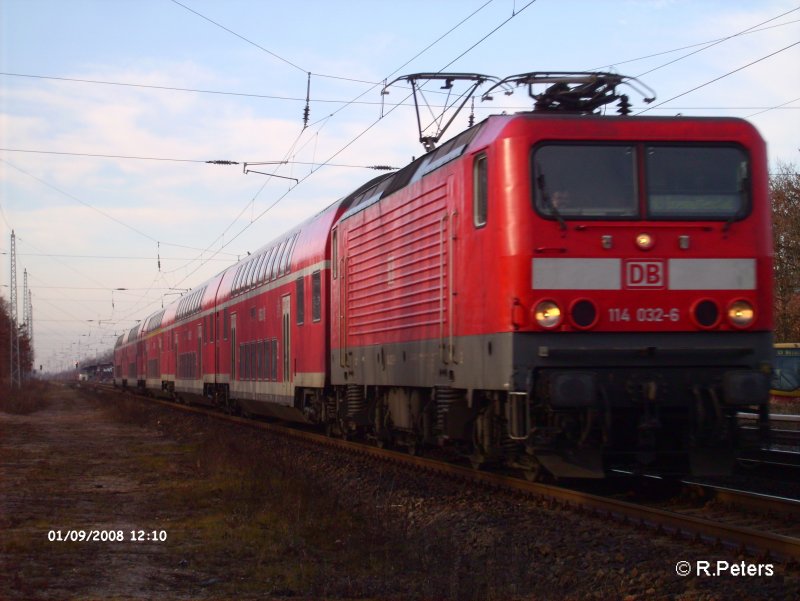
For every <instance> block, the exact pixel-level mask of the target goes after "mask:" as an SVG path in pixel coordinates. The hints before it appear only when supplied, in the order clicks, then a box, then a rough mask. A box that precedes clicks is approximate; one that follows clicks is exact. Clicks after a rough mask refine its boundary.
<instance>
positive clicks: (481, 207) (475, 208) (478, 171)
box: [472, 154, 489, 227]
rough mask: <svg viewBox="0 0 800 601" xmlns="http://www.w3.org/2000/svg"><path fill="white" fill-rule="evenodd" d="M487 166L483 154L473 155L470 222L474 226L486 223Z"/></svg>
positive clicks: (481, 225) (487, 205)
mask: <svg viewBox="0 0 800 601" xmlns="http://www.w3.org/2000/svg"><path fill="white" fill-rule="evenodd" d="M487 166H488V161H487V160H486V155H485V154H480V155H478V156H477V157H475V162H474V163H473V167H472V176H473V179H472V222H473V223H474V224H475V227H483V226H484V225H486V217H487V211H488V208H489V204H488V196H489V195H488V190H487V183H488V180H487V171H488V170H487Z"/></svg>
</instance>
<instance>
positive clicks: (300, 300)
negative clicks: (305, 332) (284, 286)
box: [294, 277, 306, 326]
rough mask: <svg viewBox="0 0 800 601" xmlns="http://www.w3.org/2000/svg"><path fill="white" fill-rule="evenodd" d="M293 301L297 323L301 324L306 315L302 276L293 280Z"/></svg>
mask: <svg viewBox="0 0 800 601" xmlns="http://www.w3.org/2000/svg"><path fill="white" fill-rule="evenodd" d="M294 298H295V303H296V304H297V308H296V310H295V313H296V314H297V325H299V326H301V325H303V322H304V321H305V317H306V299H305V282H304V281H303V278H302V277H299V278H297V279H296V280H295V295H294Z"/></svg>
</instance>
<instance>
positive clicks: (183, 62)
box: [0, 0, 800, 369]
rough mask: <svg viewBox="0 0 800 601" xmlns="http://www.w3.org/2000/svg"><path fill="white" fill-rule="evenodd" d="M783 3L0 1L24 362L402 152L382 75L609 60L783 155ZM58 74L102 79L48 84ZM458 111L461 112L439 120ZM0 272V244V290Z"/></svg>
mask: <svg viewBox="0 0 800 601" xmlns="http://www.w3.org/2000/svg"><path fill="white" fill-rule="evenodd" d="M798 9H800V4H798V3H797V2H793V1H780V0H775V1H770V0H764V1H750V2H745V1H730V0H729V1H719V2H717V1H706V0H693V1H692V0H686V1H684V0H593V1H592V0H584V1H580V0H561V1H557V0H538V1H536V2H533V3H530V2H529V0H492V1H488V2H487V0H459V1H455V0H452V1H451V0H428V1H416V0H397V1H394V2H384V1H378V0H372V1H367V0H363V1H355V0H353V1H347V0H342V1H338V2H330V1H327V2H323V1H295V2H277V1H275V2H273V1H260V2H256V1H248V2H245V1H238V2H237V1H226V2H220V1H216V2H214V1H206V0H180V4H178V3H177V2H174V1H172V0H103V1H100V0H94V1H88V0H87V1H79V0H3V1H2V2H0V28H1V29H0V71H2V73H3V74H2V75H0V147H2V148H4V149H7V150H2V151H0V185H1V186H2V195H0V207H1V208H2V215H0V235H1V236H2V237H0V250H2V251H3V252H4V253H7V251H8V248H9V236H10V228H11V227H13V228H14V229H15V231H16V234H17V253H18V257H17V271H18V279H19V283H20V291H19V295H20V297H21V295H22V290H21V284H22V272H23V268H26V269H27V270H28V272H29V285H30V287H31V290H32V292H33V306H34V309H33V310H34V327H35V342H36V347H35V350H36V353H37V363H42V364H44V365H45V367H46V368H49V369H58V368H59V367H62V366H65V365H67V364H69V363H70V362H72V361H74V360H76V359H79V358H82V357H83V356H87V355H92V354H93V353H95V352H97V351H102V350H103V349H105V348H108V347H110V346H111V345H112V344H113V340H114V336H115V334H117V333H120V332H121V331H123V330H124V329H127V328H130V327H132V326H133V325H134V324H135V320H136V319H141V318H144V317H146V316H147V315H149V314H150V313H151V312H153V311H155V310H156V309H158V308H160V306H161V304H162V303H168V302H170V301H171V300H174V299H175V298H177V295H178V294H179V293H180V291H181V290H184V289H186V288H191V287H192V286H195V285H197V284H199V283H200V282H201V281H202V280H204V279H205V278H207V277H209V276H211V275H213V274H214V273H216V272H218V271H220V270H221V269H223V268H225V267H226V266H227V265H229V264H230V263H231V262H232V261H234V260H236V257H237V256H242V255H244V254H246V252H247V251H253V250H255V249H257V248H259V247H260V246H262V245H264V244H266V243H268V242H269V241H270V240H271V239H272V238H274V237H275V236H277V235H279V234H280V232H282V231H283V230H284V229H286V228H288V227H291V226H292V225H294V224H296V223H297V222H299V221H300V220H302V219H304V218H306V217H308V216H310V215H312V214H314V213H315V212H316V211H318V210H320V209H321V208H323V207H324V206H326V205H328V204H329V203H330V202H332V201H334V200H336V199H337V198H339V197H341V196H343V195H345V194H347V193H348V192H349V191H351V190H352V189H354V188H355V187H357V186H358V185H360V184H361V183H363V182H364V181H366V180H367V179H369V178H371V177H373V176H374V175H376V172H375V171H373V170H370V169H367V168H366V167H367V166H369V165H376V164H383V165H393V166H402V165H404V164H406V163H407V162H408V161H409V160H410V159H411V157H412V156H418V155H419V154H420V153H421V152H422V147H421V145H420V144H419V142H418V141H417V136H418V134H417V131H416V123H415V116H414V112H413V108H412V107H410V106H407V105H404V106H400V107H395V105H394V104H392V103H399V102H401V101H402V100H404V99H405V97H406V96H407V94H408V90H407V89H403V88H402V87H394V88H392V89H391V93H390V94H389V95H388V96H385V97H381V95H380V86H376V85H375V84H377V83H379V82H381V81H383V80H384V79H385V78H393V77H396V76H398V75H401V74H406V73H415V72H429V71H439V70H442V69H444V70H448V71H460V72H477V73H484V74H488V75H494V76H501V77H502V76H506V75H511V74H515V73H523V72H528V71H534V70H586V69H597V68H601V69H607V70H608V69H613V70H616V71H618V72H620V73H623V74H626V75H633V76H637V75H642V77H641V79H642V81H644V82H645V83H646V84H648V85H649V86H650V87H652V88H653V89H655V90H656V92H657V94H658V102H661V101H663V100H668V99H671V98H673V97H675V96H679V95H681V94H683V93H684V92H687V91H689V90H692V89H693V88H695V87H697V86H702V87H700V88H699V89H697V90H696V91H694V92H691V93H688V94H685V95H682V96H680V97H678V98H676V99H675V100H672V101H670V102H667V103H665V104H664V105H662V106H659V107H657V108H656V109H653V111H652V114H658V115H673V114H676V113H682V114H685V115H731V116H737V117H745V118H749V119H750V120H751V121H752V122H753V123H754V124H755V125H756V127H758V129H759V130H760V131H761V133H762V135H763V136H764V137H765V138H766V140H767V143H768V148H769V153H770V158H771V160H772V161H773V162H774V161H777V160H782V161H784V162H790V163H794V164H799V163H800V152H799V151H798V146H800V142H799V141H798V133H800V69H798V68H797V65H798V64H800V45H796V46H791V45H792V44H795V43H797V42H800V10H798ZM193 11H194V12H193ZM790 11H791V12H790ZM197 13H199V14H197ZM783 13H787V14H785V15H783V16H781V17H779V18H777V19H774V20H771V19H773V18H775V17H778V16H779V15H782V14H783ZM201 15H202V16H201ZM768 20H771V21H769V22H768V23H766V24H764V25H763V26H761V27H758V28H756V31H753V32H750V33H745V34H742V35H738V36H736V37H733V38H731V39H729V40H726V41H723V42H720V43H718V44H716V45H714V46H709V45H708V43H710V42H711V41H713V40H718V39H720V38H725V37H727V36H732V35H734V34H737V33H740V32H743V31H745V30H748V29H749V28H752V27H753V26H756V25H758V24H760V23H763V22H765V21H768ZM211 21H214V22H215V23H212V22H211ZM240 36H241V37H240ZM243 38H244V39H243ZM689 46H690V47H689ZM683 47H688V48H685V49H683V50H676V49H678V48H683ZM787 47H788V48H787ZM689 53H694V54H691V55H690V56H685V55H688V54H689ZM773 53H776V54H774V56H771V57H769V58H764V57H767V56H768V55H770V54H773ZM654 54H657V56H650V57H649V58H642V57H647V56H649V55H654ZM676 59H679V60H676ZM761 59H763V60H761ZM670 61H675V62H674V63H672V64H667V63H669V62H670ZM754 61H758V62H755V64H753V65H751V66H749V67H746V68H743V69H741V70H740V71H737V72H735V73H732V74H730V75H727V76H726V74H728V73H731V72H732V71H734V70H736V69H739V68H740V67H744V66H745V65H748V64H749V63H753V62H754ZM653 69H655V70H653ZM651 70H652V71H651ZM308 72H311V73H312V75H311V93H310V97H311V103H310V119H309V126H308V127H307V128H305V129H303V122H302V115H303V109H304V106H305V96H306V86H307V78H308V75H307V73H308ZM720 76H725V77H722V78H721V79H719V80H718V81H716V82H713V83H708V82H711V81H712V80H714V79H716V78H719V77H720ZM55 78H59V79H55ZM78 79H80V80H92V81H95V82H107V83H104V84H103V83H85V82H78V81H67V80H78ZM112 84H136V85H112ZM703 84H708V85H703ZM144 86H158V87H160V88H183V89H191V90H205V91H206V92H210V91H214V92H220V93H213V94H212V93H201V92H196V91H195V92H188V91H179V90H174V89H172V90H166V89H156V88H153V87H144ZM436 92H438V90H435V89H434V90H433V93H432V94H429V97H430V98H431V100H432V101H437V100H441V99H442V96H441V94H438V95H437V94H436ZM633 98H634V105H635V106H638V107H641V102H640V98H639V97H638V96H636V95H633ZM356 99H357V100H356ZM354 100H355V102H353V101H354ZM382 102H385V103H386V104H384V105H383V106H382V104H381V103H382ZM786 103H788V104H786ZM780 105H785V106H780ZM529 106H530V101H529V99H528V98H527V96H526V95H525V93H524V91H523V90H519V91H517V93H516V94H515V95H514V96H512V97H509V98H505V97H499V98H498V97H496V101H495V102H493V103H480V102H477V103H476V108H475V112H476V118H478V119H481V118H483V117H485V116H486V115H488V114H490V113H491V112H499V111H502V110H524V109H526V108H528V107H529ZM774 107H779V108H774ZM766 109H771V110H766ZM382 112H383V115H384V116H383V117H381V114H382ZM467 112H468V111H467ZM466 124H467V114H466V112H465V113H464V114H462V115H460V116H459V117H457V118H456V120H455V122H454V124H453V126H452V130H451V132H450V133H456V132H457V131H459V130H461V129H463V128H464V127H465V126H466ZM448 135H449V134H447V135H446V136H445V138H446V137H448ZM19 150H29V151H30V150H35V151H44V152H46V153H84V154H102V155H117V156H136V157H150V158H162V159H178V160H169V161H164V160H160V161H156V160H134V159H123V158H98V157H83V156H72V155H65V154H43V153H30V152H18V151H19ZM215 159H226V160H234V161H239V162H242V161H250V162H255V161H283V160H288V161H290V163H289V164H284V165H279V166H277V167H276V166H266V167H261V168H256V169H258V170H263V171H267V170H269V171H272V170H275V171H274V172H275V173H276V174H278V175H282V176H284V177H292V178H297V179H298V180H300V183H299V185H295V184H294V182H293V181H292V180H287V179H278V178H266V177H264V176H262V175H258V174H249V175H245V174H243V173H242V167H241V165H240V166H222V165H208V164H205V163H203V162H200V161H205V160H215ZM195 161H197V162H195ZM325 161H328V162H329V163H330V164H331V165H329V166H324V167H320V163H322V162H325ZM332 165H337V166H332ZM339 165H346V166H339ZM159 257H160V258H161V266H160V268H159V265H158V258H159ZM8 279H9V277H8V255H7V254H4V255H3V259H2V269H0V280H1V281H2V283H3V284H6V287H4V288H0V294H2V295H3V296H5V297H6V298H7V297H8V287H7V284H8ZM117 288H127V290H115V289H117ZM21 314H22V308H21V307H20V315H21Z"/></svg>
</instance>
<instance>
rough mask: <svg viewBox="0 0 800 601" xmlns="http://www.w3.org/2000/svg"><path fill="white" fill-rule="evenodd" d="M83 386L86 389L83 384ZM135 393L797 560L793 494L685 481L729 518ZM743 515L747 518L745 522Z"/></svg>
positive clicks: (799, 532) (798, 531)
mask: <svg viewBox="0 0 800 601" xmlns="http://www.w3.org/2000/svg"><path fill="white" fill-rule="evenodd" d="M83 387H84V388H90V387H89V386H86V385H83ZM91 388H93V389H94V390H95V391H100V392H105V393H109V392H113V393H115V394H120V391H119V390H117V389H114V388H113V387H112V386H96V385H95V386H92V387H91ZM136 398H139V399H141V400H142V402H151V403H157V404H160V405H163V406H164V407H168V408H170V409H172V410H175V411H183V412H187V413H193V414H198V415H205V416H209V417H213V418H214V419H219V420H223V421H226V422H229V423H234V424H238V425H241V426H245V427H248V428H254V429H258V430H263V431H268V432H271V433H273V434H276V435H279V436H285V437H290V438H293V439H296V440H301V441H305V442H307V443H312V444H316V445H323V446H325V447H328V448H333V449H338V450H340V451H346V452H349V453H356V454H359V455H362V456H367V457H371V458H374V459H376V460H381V461H388V462H392V463H395V464H399V465H405V466H409V467H413V468H415V469H422V470H426V471H428V472H430V473H435V474H437V475H441V476H443V477H446V478H450V479H455V480H459V481H469V482H473V483H476V484H479V485H482V486H485V487H488V488H491V489H493V490H502V491H506V492H508V493H511V494H516V495H525V496H528V497H531V498H535V499H538V500H543V501H545V502H548V503H550V504H552V505H554V506H561V507H565V508H568V509H571V510H574V511H579V512H584V513H586V514H589V515H595V516H600V517H604V518H607V519H613V520H616V521H619V522H621V523H625V524H632V525H635V526H638V527H642V528H649V529H652V530H653V531H656V532H659V533H666V534H671V535H674V536H678V537H683V538H686V539H693V540H696V541H701V542H705V543H706V544H709V545H714V546H715V545H722V546H723V547H727V548H731V549H734V550H736V551H737V552H744V553H748V554H753V555H766V556H769V557H774V558H780V559H784V560H788V561H793V562H798V561H800V528H797V527H789V528H787V527H786V525H787V524H790V525H791V526H794V525H795V524H798V523H800V519H799V518H800V501H797V500H793V499H784V498H781V497H770V496H767V495H758V494H755V493H749V492H745V491H737V490H732V489H722V488H715V487H711V486H708V485H701V484H697V483H688V484H689V485H690V486H694V487H697V488H698V490H702V495H704V496H705V498H706V499H708V500H713V501H714V504H715V506H718V507H720V508H725V507H736V508H738V514H737V515H734V516H733V519H731V516H730V515H727V514H726V512H725V511H715V510H712V511H708V510H705V509H698V508H696V507H691V508H681V509H676V508H672V507H670V508H667V509H665V508H662V507H658V506H654V505H651V504H642V503H635V502H630V501H626V500H622V499H618V498H613V497H611V496H606V495H601V494H594V493H591V492H586V491H585V490H577V489H571V488H566V487H562V486H556V485H552V484H543V483H538V482H528V481H526V480H524V479H521V478H517V477H513V476H509V475H505V474H498V473H490V472H484V471H476V470H474V469H471V468H467V467H463V466H460V465H455V464H452V463H447V462H444V461H441V460H437V459H432V458H427V457H420V456H412V455H408V454H406V453H402V452H398V451H393V450H389V449H384V448H378V447H374V446H369V445H366V444H363V443H356V442H351V441H346V440H341V439H338V438H330V437H328V436H325V435H323V434H319V433H316V432H309V431H307V430H302V429H295V428H289V427H286V426H283V425H278V424H273V423H269V422H265V421H258V420H253V419H246V418H242V417H237V416H232V415H226V414H223V413H219V412H217V411H214V410H212V409H207V408H203V407H198V406H187V405H179V404H176V403H172V402H169V401H164V400H159V399H152V398H145V397H136ZM754 516H755V517H754ZM743 521H744V522H745V523H742V522H743Z"/></svg>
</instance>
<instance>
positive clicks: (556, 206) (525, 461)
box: [117, 74, 772, 477]
mask: <svg viewBox="0 0 800 601" xmlns="http://www.w3.org/2000/svg"><path fill="white" fill-rule="evenodd" d="M613 78H619V76H612V75H608V74H600V75H596V74H592V75H586V76H581V77H579V78H578V77H574V76H570V77H569V78H565V80H564V81H562V82H561V83H560V84H558V83H557V84H556V85H554V86H553V87H552V88H550V90H549V91H548V93H549V94H550V95H551V98H550V100H552V98H559V94H564V93H567V94H569V95H570V96H569V102H560V101H558V102H552V101H550V102H546V103H539V104H541V105H543V106H544V107H545V108H543V109H542V110H538V111H533V112H526V113H519V114H515V115H495V116H491V117H489V118H487V119H486V120H484V121H483V122H481V123H479V124H478V125H475V126H474V127H471V128H470V129H468V130H466V131H464V132H462V133H461V134H459V135H457V136H455V137H454V138H452V139H451V140H450V141H449V142H447V143H445V144H444V145H442V146H441V147H440V148H437V149H435V150H433V151H431V152H429V153H427V154H425V155H424V156H422V157H420V158H419V159H417V160H415V161H414V162H412V163H411V164H410V165H408V166H407V167H405V168H403V169H402V170H400V171H398V172H396V173H393V174H389V175H386V176H382V177H379V178H376V179H375V180H373V181H372V182H369V183H368V184H366V185H365V186H363V187H362V188H361V189H359V190H357V191H356V192H354V193H353V194H351V195H350V196H348V197H347V198H345V199H344V200H342V201H339V202H337V203H335V204H334V205H332V206H331V207H330V208H329V209H328V210H326V211H324V212H323V213H322V214H320V215H319V216H317V217H315V218H313V219H311V220H309V221H308V222H306V223H305V224H302V225H301V226H299V227H298V228H297V229H296V230H293V231H292V232H290V233H289V234H287V235H286V236H284V237H282V238H281V239H279V240H278V241H276V243H274V244H272V245H268V247H265V248H264V249H262V250H261V251H259V252H257V253H255V254H254V255H253V256H251V257H249V258H248V259H246V260H245V261H242V262H240V263H239V264H238V265H235V266H234V267H232V268H231V269H229V270H227V271H225V272H224V273H223V274H221V275H220V276H219V277H218V278H216V279H214V280H212V281H211V282H209V283H208V284H205V285H204V286H201V287H199V288H198V289H196V291H195V292H193V293H192V294H193V295H197V296H198V297H202V299H203V300H202V302H201V303H200V304H199V305H197V306H195V303H193V302H190V301H187V300H185V299H184V300H183V301H182V302H184V307H183V311H181V309H179V310H178V311H177V314H176V317H175V320H174V322H173V323H172V324H171V325H169V326H168V328H167V331H168V332H171V334H170V335H171V336H172V337H175V339H176V340H178V342H177V343H176V344H177V345H178V347H177V348H178V350H176V351H175V352H176V357H177V362H176V364H177V366H178V376H177V377H176V379H175V391H176V392H177V393H181V392H182V391H184V390H186V391H189V390H190V389H191V390H192V391H193V392H197V391H198V390H201V391H202V396H203V397H205V398H207V399H215V400H216V401H217V402H219V403H221V404H223V405H226V406H239V407H242V408H244V409H245V410H247V411H250V412H254V413H255V412H259V413H277V414H281V415H284V416H290V415H293V416H294V417H299V416H302V417H303V418H305V419H308V420H310V421H314V422H320V423H324V424H326V425H327V426H329V427H330V429H331V430H332V431H335V432H339V433H340V434H343V435H350V434H352V435H362V436H367V437H371V438H374V439H376V440H377V441H379V442H381V443H396V444H400V445H406V446H408V447H410V448H413V449H416V448H417V447H419V446H420V445H429V444H447V445H450V446H452V447H454V448H455V449H459V450H461V451H462V452H463V453H464V454H465V455H466V456H468V457H469V458H470V459H471V460H472V462H473V463H474V464H475V465H485V464H491V463H503V464H506V465H512V466H517V467H520V468H522V469H523V470H524V471H525V472H526V473H527V474H528V475H530V476H532V477H534V476H537V475H538V474H540V473H541V472H542V470H543V469H544V470H546V471H550V472H552V473H554V474H556V475H559V476H577V477H600V476H602V475H604V474H606V473H608V472H609V471H610V470H614V469H619V470H629V471H630V470H632V471H643V470H644V471H651V472H655V473H662V474H683V473H715V472H718V471H725V470H726V469H728V467H729V466H730V465H731V464H732V462H733V459H734V457H735V452H736V447H737V446H738V444H739V440H738V437H737V432H736V419H735V414H736V412H737V411H740V410H742V409H743V408H745V407H749V408H750V410H754V411H756V412H757V413H759V415H760V427H761V432H762V434H765V433H766V428H767V403H768V399H769V372H770V360H771V354H772V339H771V333H770V332H771V327H772V315H771V311H772V297H771V295H772V284H771V273H772V251H771V235H770V224H769V213H770V211H769V203H768V198H767V162H766V154H765V147H764V143H763V141H762V139H761V137H760V136H759V135H758V133H757V132H756V130H755V129H754V128H753V127H752V126H751V125H749V124H748V123H746V122H744V121H742V120H738V119H722V118H693V117H631V116H605V115H598V114H594V113H593V111H594V109H595V108H596V107H597V106H598V104H597V102H595V101H596V100H597V99H596V94H597V93H598V90H599V89H600V87H601V86H599V85H598V82H600V83H602V84H603V85H602V87H603V88H605V89H608V88H610V89H612V90H613V88H614V85H615V82H616V83H619V81H620V80H619V79H616V80H615V79H613ZM548 81H552V78H550V79H548ZM609 81H611V84H610V85H609V84H608V82H609ZM582 97H589V98H590V99H591V103H589V104H581V102H580V100H581V98H582ZM576 98H577V100H578V102H576ZM615 98H619V97H618V96H615ZM604 103H605V102H603V104H604ZM587 106H588V107H589V109H587V108H586V107H587ZM565 107H566V108H565ZM214 282H216V284H215V283H214ZM199 290H204V292H198V291H199ZM185 298H190V297H185ZM187 309H188V312H187ZM147 330H148V328H147V326H145V328H144V330H143V333H142V334H141V335H144V336H146V335H147ZM141 335H140V336H141ZM192 336H195V338H194V342H192ZM135 339H137V334H136V333H135V332H134V331H133V330H132V331H131V333H129V335H128V336H127V337H126V338H123V339H122V340H121V341H120V344H119V346H118V349H117V354H118V356H119V357H120V361H121V362H124V361H130V356H131V353H132V352H139V351H132V350H131V345H133V344H135ZM168 339H171V338H169V336H168ZM183 345H187V346H185V347H184V346H183ZM137 348H138V347H137ZM184 348H186V349H187V350H186V351H185V352H186V354H184V350H183V349H184ZM203 349H207V353H206V354H203ZM194 353H196V356H197V357H200V356H202V357H203V359H202V360H199V359H197V358H194V359H192V358H191V357H193V356H195V355H194ZM161 356H162V361H163V353H162V355H161ZM182 357H183V358H182ZM186 357H189V358H186ZM181 366H183V368H182V367H181ZM181 373H183V374H185V377H181V376H180V374H181ZM148 386H149V382H148ZM161 386H162V387H165V386H168V380H164V379H162V383H161ZM198 387H201V388H198Z"/></svg>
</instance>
